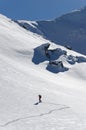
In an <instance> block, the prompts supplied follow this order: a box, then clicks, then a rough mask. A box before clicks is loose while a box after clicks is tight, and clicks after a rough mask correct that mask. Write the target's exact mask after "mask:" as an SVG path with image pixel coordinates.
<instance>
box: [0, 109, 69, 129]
mask: <svg viewBox="0 0 86 130" xmlns="http://www.w3.org/2000/svg"><path fill="white" fill-rule="evenodd" d="M68 108H70V107H61V108H59V109H53V110H50V111H49V112H46V113H41V114H39V115H33V116H27V117H23V118H17V119H14V120H11V121H8V122H7V123H5V124H3V125H0V127H6V126H8V125H10V124H12V123H15V122H18V121H21V120H25V119H30V118H35V117H42V116H46V115H49V114H51V113H52V112H55V111H59V110H65V109H68Z"/></svg>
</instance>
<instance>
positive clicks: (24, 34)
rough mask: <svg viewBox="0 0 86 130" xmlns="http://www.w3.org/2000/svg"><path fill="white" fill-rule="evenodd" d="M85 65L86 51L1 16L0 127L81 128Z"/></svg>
mask: <svg viewBox="0 0 86 130" xmlns="http://www.w3.org/2000/svg"><path fill="white" fill-rule="evenodd" d="M66 69H67V70H66ZM85 70H86V56H84V55H82V54H79V53H76V52H74V51H73V50H69V49H67V48H65V47H62V46H60V45H56V44H55V43H52V42H50V41H49V40H46V39H44V38H43V37H42V36H40V35H38V34H36V33H32V32H30V31H27V30H25V29H24V28H22V27H20V26H19V25H18V24H17V23H15V22H14V21H12V20H11V19H8V18H6V17H5V16H3V15H0V130H85V129H86V71H85ZM58 72H60V73H58ZM39 94H41V95H42V103H38V104H37V105H36V103H37V102H38V101H39V99H38V95H39Z"/></svg>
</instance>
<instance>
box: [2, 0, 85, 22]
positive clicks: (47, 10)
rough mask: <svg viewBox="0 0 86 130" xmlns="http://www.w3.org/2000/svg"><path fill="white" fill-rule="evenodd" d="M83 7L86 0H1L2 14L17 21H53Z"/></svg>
mask: <svg viewBox="0 0 86 130" xmlns="http://www.w3.org/2000/svg"><path fill="white" fill-rule="evenodd" d="M83 6H86V0H0V13H1V14H4V15H6V16H7V17H9V18H11V19H15V20H17V19H26V20H51V19H54V18H56V17H59V16H60V15H62V14H65V13H69V12H71V11H72V10H75V9H79V8H82V7H83Z"/></svg>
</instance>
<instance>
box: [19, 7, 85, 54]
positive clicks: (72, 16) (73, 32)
mask: <svg viewBox="0 0 86 130" xmlns="http://www.w3.org/2000/svg"><path fill="white" fill-rule="evenodd" d="M19 23H20V25H23V27H25V28H27V29H29V30H30V31H33V32H35V33H38V34H42V35H44V37H45V38H46V39H48V40H51V41H53V42H55V43H56V44H58V43H59V44H60V45H63V46H66V45H68V46H70V47H72V49H73V50H75V51H78V52H80V53H83V54H85V55H86V7H84V8H82V9H81V10H76V11H73V12H71V13H68V14H65V15H62V16H61V17H59V18H56V19H55V20H52V21H37V22H35V23H33V22H30V23H28V22H27V21H19Z"/></svg>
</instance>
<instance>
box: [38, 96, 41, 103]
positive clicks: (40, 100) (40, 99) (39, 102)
mask: <svg viewBox="0 0 86 130" xmlns="http://www.w3.org/2000/svg"><path fill="white" fill-rule="evenodd" d="M38 97H39V103H40V102H42V100H41V98H42V96H41V95H38Z"/></svg>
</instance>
